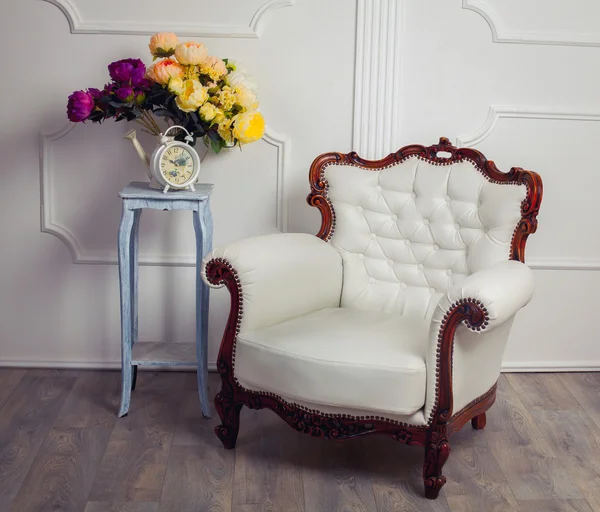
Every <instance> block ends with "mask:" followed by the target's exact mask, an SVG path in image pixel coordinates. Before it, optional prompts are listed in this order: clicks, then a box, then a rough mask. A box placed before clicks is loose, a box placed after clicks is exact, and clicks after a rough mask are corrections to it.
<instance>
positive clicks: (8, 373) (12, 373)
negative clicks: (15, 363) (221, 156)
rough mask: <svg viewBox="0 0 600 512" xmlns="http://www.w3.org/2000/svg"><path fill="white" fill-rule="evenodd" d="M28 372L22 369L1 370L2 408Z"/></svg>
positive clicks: (0, 394)
mask: <svg viewBox="0 0 600 512" xmlns="http://www.w3.org/2000/svg"><path fill="white" fill-rule="evenodd" d="M26 371H27V370H23V369H20V368H0V408H2V406H3V405H4V404H5V403H6V400H8V397H9V396H10V395H11V393H12V392H13V391H14V389H15V388H16V387H17V385H18V384H19V382H21V379H22V378H23V375H25V372H26Z"/></svg>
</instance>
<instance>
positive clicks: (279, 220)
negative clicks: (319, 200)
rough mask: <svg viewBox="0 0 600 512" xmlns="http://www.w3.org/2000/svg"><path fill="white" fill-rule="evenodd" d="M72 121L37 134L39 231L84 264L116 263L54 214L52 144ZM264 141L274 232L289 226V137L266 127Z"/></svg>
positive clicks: (145, 261) (147, 261) (143, 259)
mask: <svg viewBox="0 0 600 512" xmlns="http://www.w3.org/2000/svg"><path fill="white" fill-rule="evenodd" d="M75 126H76V124H75V123H70V122H69V123H67V124H65V125H63V126H62V127H61V128H60V129H58V130H56V131H52V132H41V133H40V134H39V148H40V155H39V157H40V228H41V231H42V233H49V234H51V235H54V236H56V237H57V238H59V239H60V240H61V241H62V242H63V243H64V244H65V245H66V246H67V248H68V249H69V252H70V253H71V259H72V261H73V263H78V264H86V265H116V264H117V263H118V259H117V253H116V251H115V252H114V254H111V255H110V256H105V255H98V254H92V253H87V252H86V250H85V248H84V247H82V245H81V244H80V243H79V242H78V240H77V237H76V235H75V234H74V233H73V232H72V231H71V230H70V229H69V227H68V226H67V225H65V224H63V223H61V222H60V221H58V220H57V219H56V218H55V217H54V216H53V213H54V207H53V203H54V197H53V191H54V184H53V168H54V158H53V156H54V152H53V144H54V143H55V142H56V141H57V140H60V139H62V138H63V137H65V136H67V135H68V134H69V133H70V132H71V131H72V130H73V129H74V128H75ZM263 140H264V142H266V143H267V144H269V145H270V146H274V147H275V148H277V174H276V179H277V198H276V207H275V225H276V229H275V232H281V233H285V232H287V230H288V210H289V205H288V202H289V194H288V191H287V187H286V176H288V174H289V169H290V163H291V160H290V158H291V140H290V138H289V137H288V136H287V135H283V134H280V133H279V132H277V131H275V130H273V129H271V128H270V127H269V126H267V127H266V129H265V135H264V137H263ZM139 264H140V265H148V266H176V267H194V266H196V259H195V256H190V257H187V258H186V257H181V256H177V257H172V256H167V255H164V254H158V255H153V256H151V257H148V256H147V255H143V254H140V260H139Z"/></svg>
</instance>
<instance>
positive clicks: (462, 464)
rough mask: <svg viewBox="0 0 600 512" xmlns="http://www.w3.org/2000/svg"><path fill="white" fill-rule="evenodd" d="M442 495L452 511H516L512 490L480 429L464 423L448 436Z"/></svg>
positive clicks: (517, 507)
mask: <svg viewBox="0 0 600 512" xmlns="http://www.w3.org/2000/svg"><path fill="white" fill-rule="evenodd" d="M450 447H451V453H450V458H449V459H448V462H446V465H445V466H444V474H445V475H446V477H447V479H448V482H447V483H446V485H445V486H444V495H445V496H446V499H447V500H448V505H449V506H450V510H451V511H452V512H480V511H482V510H484V511H485V512H496V511H498V512H500V511H504V510H519V505H518V503H517V500H516V499H515V496H514V494H513V492H512V489H511V488H510V486H509V485H508V482H507V480H506V478H505V476H504V474H503V473H502V470H501V469H500V466H499V465H498V462H497V461H496V459H495V457H494V455H493V454H492V452H491V450H490V449H489V447H488V445H487V443H486V441H485V439H484V437H483V433H482V432H481V431H477V430H474V429H472V428H471V425H470V424H467V425H466V426H465V428H463V429H462V430H461V431H460V432H457V433H456V434H455V435H454V436H452V437H451V439H450Z"/></svg>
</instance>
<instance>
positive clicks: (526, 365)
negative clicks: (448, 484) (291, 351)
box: [0, 359, 600, 373]
mask: <svg viewBox="0 0 600 512" xmlns="http://www.w3.org/2000/svg"><path fill="white" fill-rule="evenodd" d="M0 367H4V368H59V369H74V370H75V369H79V370H119V369H121V362H120V361H36V360H27V361H24V360H19V359H14V360H11V359H0ZM140 369H142V370H156V369H161V370H172V371H195V370H196V368H195V367H194V366H179V367H173V366H162V367H156V366H153V367H149V366H142V367H140ZM208 371H209V372H216V371H217V362H216V361H209V362H208ZM502 372H504V373H516V372H532V373H533V372H557V373H558V372H600V361H553V362H552V361H531V362H510V361H508V362H506V363H504V364H503V365H502Z"/></svg>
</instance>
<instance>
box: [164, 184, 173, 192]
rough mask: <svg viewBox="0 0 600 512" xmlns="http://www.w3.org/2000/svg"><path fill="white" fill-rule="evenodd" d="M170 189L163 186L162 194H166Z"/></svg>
mask: <svg viewBox="0 0 600 512" xmlns="http://www.w3.org/2000/svg"><path fill="white" fill-rule="evenodd" d="M170 188H171V187H170V186H169V185H165V188H164V190H163V194H166V193H167V192H168V191H169V189H170Z"/></svg>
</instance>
